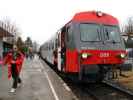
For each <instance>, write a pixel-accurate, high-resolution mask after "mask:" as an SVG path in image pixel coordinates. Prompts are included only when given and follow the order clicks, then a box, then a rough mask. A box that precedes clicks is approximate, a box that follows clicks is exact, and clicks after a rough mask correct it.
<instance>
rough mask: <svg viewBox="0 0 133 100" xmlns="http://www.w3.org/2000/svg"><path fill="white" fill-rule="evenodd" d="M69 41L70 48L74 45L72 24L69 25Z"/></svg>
mask: <svg viewBox="0 0 133 100" xmlns="http://www.w3.org/2000/svg"><path fill="white" fill-rule="evenodd" d="M66 38H67V42H68V46H69V47H70V48H73V47H74V41H73V40H74V39H73V28H72V26H69V27H67V37H66Z"/></svg>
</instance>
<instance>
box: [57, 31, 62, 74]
mask: <svg viewBox="0 0 133 100" xmlns="http://www.w3.org/2000/svg"><path fill="white" fill-rule="evenodd" d="M57 52H58V54H57V61H58V64H57V67H58V70H59V71H61V32H59V34H58V48H57Z"/></svg>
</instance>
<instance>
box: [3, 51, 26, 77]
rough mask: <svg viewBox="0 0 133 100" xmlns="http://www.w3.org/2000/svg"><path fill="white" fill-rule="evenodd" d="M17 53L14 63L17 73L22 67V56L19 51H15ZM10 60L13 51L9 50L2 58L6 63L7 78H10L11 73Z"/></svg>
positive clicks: (11, 59)
mask: <svg viewBox="0 0 133 100" xmlns="http://www.w3.org/2000/svg"><path fill="white" fill-rule="evenodd" d="M17 54H18V56H17V57H16V60H15V63H16V72H17V73H18V74H19V73H20V72H21V69H22V64H23V60H24V56H23V54H22V53H21V52H17ZM12 61H13V52H9V53H8V54H7V55H6V57H5V59H4V63H5V64H7V65H8V78H9V79H10V78H11V75H12V71H11V64H12Z"/></svg>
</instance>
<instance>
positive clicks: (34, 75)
mask: <svg viewBox="0 0 133 100" xmlns="http://www.w3.org/2000/svg"><path fill="white" fill-rule="evenodd" d="M1 71H2V72H1V75H0V100H76V99H75V97H74V95H73V93H72V92H71V90H70V89H69V87H67V86H66V84H65V83H64V82H63V80H62V79H61V78H60V77H59V76H58V75H57V74H56V73H55V72H54V71H53V70H52V69H51V68H49V67H48V65H47V64H46V63H45V62H43V61H42V60H41V59H39V58H38V57H37V56H36V57H35V58H34V59H33V60H30V59H27V60H26V59H25V60H24V63H23V68H22V72H21V75H20V77H21V79H22V85H21V87H19V88H17V90H16V92H15V93H10V92H9V90H10V89H11V86H12V80H8V78H7V67H6V66H5V67H4V68H3V69H2V70H1Z"/></svg>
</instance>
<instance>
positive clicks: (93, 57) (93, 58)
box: [41, 11, 126, 82]
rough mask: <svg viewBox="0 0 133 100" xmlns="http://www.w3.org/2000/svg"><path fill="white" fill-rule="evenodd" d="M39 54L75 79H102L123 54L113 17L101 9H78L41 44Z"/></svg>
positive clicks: (117, 63)
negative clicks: (98, 10) (97, 10)
mask: <svg viewBox="0 0 133 100" xmlns="http://www.w3.org/2000/svg"><path fill="white" fill-rule="evenodd" d="M41 55H42V57H43V58H44V59H46V60H47V61H48V62H50V63H52V64H54V65H55V67H56V68H57V69H58V71H60V72H63V73H65V74H66V75H71V76H72V77H73V76H75V77H77V78H78V79H79V80H85V81H86V80H87V81H93V82H96V81H102V80H103V79H104V77H105V76H106V73H107V72H108V71H109V70H110V69H117V68H118V67H120V65H121V64H123V63H124V61H125V57H126V50H125V45H124V41H123V39H122V37H121V36H120V29H119V23H118V20H117V18H115V17H113V16H111V15H109V14H106V13H102V12H96V11H88V12H80V13H77V14H75V15H74V17H73V18H72V19H71V20H70V21H69V22H68V23H67V24H65V25H64V26H63V27H62V28H61V29H60V30H59V31H58V32H57V33H56V35H55V36H54V37H53V38H51V40H50V41H47V42H46V43H44V44H43V45H42V47H41Z"/></svg>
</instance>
